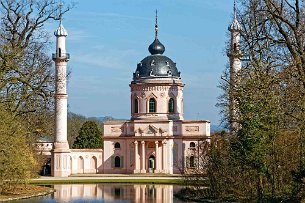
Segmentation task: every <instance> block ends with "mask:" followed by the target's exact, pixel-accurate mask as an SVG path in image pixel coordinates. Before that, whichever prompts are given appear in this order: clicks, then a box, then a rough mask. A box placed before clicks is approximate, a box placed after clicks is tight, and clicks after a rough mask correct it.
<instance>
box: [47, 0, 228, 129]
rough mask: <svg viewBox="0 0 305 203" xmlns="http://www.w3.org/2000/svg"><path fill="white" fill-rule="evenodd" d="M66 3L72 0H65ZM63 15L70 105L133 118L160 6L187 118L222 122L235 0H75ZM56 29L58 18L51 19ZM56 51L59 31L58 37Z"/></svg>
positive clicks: (161, 23)
mask: <svg viewBox="0 0 305 203" xmlns="http://www.w3.org/2000/svg"><path fill="white" fill-rule="evenodd" d="M64 2H65V3H70V1H68V0H66V1H64ZM74 2H76V6H75V7H74V8H73V9H72V10H71V11H69V12H68V13H66V14H65V15H64V16H63V25H64V27H65V28H66V30H67V31H68V34H69V35H68V36H67V39H66V41H67V52H68V53H70V57H71V58H70V61H69V63H68V71H69V72H70V76H69V79H68V110H69V111H71V112H73V113H77V114H82V115H84V116H87V117H99V116H112V117H114V118H119V119H129V118H130V87H129V84H130V82H131V80H132V75H133V72H135V70H136V66H137V63H139V62H140V61H141V60H142V59H143V58H145V57H146V56H148V55H150V54H149V52H148V50H147V49H148V46H149V45H150V44H151V43H152V42H153V40H154V24H155V10H156V9H158V25H159V33H158V38H159V40H160V41H161V42H162V43H163V44H164V46H165V48H166V51H165V53H164V55H166V56H168V57H169V58H171V59H172V60H173V61H174V62H176V63H177V68H178V70H179V71H180V72H181V78H182V80H183V82H184V84H185V88H184V119H186V120H194V119H202V120H210V121H211V123H212V124H213V125H218V124H219V123H220V118H221V115H220V114H219V111H220V109H219V108H218V107H216V106H215V105H216V103H217V97H218V96H219V95H221V93H222V91H221V90H220V89H219V88H218V85H219V82H220V80H221V79H220V77H221V74H222V72H223V71H224V69H225V67H226V65H227V63H228V58H227V56H226V53H225V46H226V42H227V41H228V36H229V35H228V31H227V27H228V25H229V24H230V22H231V20H232V12H233V0H86V1H85V0H76V1H75V0H74ZM48 26H49V28H48V29H50V30H52V31H54V30H55V29H56V27H57V26H58V22H54V23H52V24H51V25H48ZM52 48H53V50H54V51H53V52H55V37H54V36H53V38H52Z"/></svg>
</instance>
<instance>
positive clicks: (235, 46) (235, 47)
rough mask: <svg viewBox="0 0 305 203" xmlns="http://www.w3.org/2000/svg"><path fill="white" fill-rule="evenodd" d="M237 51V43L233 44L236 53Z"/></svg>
mask: <svg viewBox="0 0 305 203" xmlns="http://www.w3.org/2000/svg"><path fill="white" fill-rule="evenodd" d="M236 49H237V45H236V43H234V44H233V50H234V51H236Z"/></svg>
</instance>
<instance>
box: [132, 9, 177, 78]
mask: <svg viewBox="0 0 305 203" xmlns="http://www.w3.org/2000/svg"><path fill="white" fill-rule="evenodd" d="M157 19H158V16H157V11H156V24H155V40H154V41H153V43H151V45H149V47H148V51H149V52H150V54H151V55H150V56H147V57H145V58H144V59H143V60H142V61H141V62H140V63H138V65H137V70H136V72H134V73H133V79H134V80H137V79H141V78H142V79H143V78H150V79H152V78H160V77H162V78H164V77H166V78H180V72H179V71H178V69H177V67H176V63H174V62H173V61H172V60H171V59H170V58H168V57H167V56H164V55H162V54H163V53H164V52H165V46H164V45H163V44H162V43H161V42H160V41H159V39H158V30H159V29H158V20H157Z"/></svg>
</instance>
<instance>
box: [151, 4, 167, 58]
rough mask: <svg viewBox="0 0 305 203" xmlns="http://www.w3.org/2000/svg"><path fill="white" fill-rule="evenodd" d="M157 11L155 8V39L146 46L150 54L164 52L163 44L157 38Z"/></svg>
mask: <svg viewBox="0 0 305 203" xmlns="http://www.w3.org/2000/svg"><path fill="white" fill-rule="evenodd" d="M158 30H159V28H158V11H157V10H156V23H155V40H154V41H153V43H151V45H149V47H148V51H149V52H150V53H151V54H152V55H155V54H163V53H164V52H165V46H164V45H163V44H162V43H161V42H160V41H159V39H158Z"/></svg>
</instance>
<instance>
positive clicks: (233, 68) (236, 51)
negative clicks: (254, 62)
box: [228, 0, 242, 132]
mask: <svg viewBox="0 0 305 203" xmlns="http://www.w3.org/2000/svg"><path fill="white" fill-rule="evenodd" d="M228 30H229V31H230V32H231V43H230V50H229V51H228V57H229V59H230V84H229V85H230V88H229V94H230V95H229V119H230V120H229V123H230V126H229V127H230V131H231V132H236V130H238V128H239V126H238V123H237V122H236V121H237V109H236V99H235V97H234V94H235V91H234V90H235V87H236V85H237V82H238V80H237V73H238V71H239V70H240V69H241V57H242V54H241V51H240V32H241V30H242V29H241V25H240V24H239V22H238V20H237V17H236V0H234V18H233V21H232V23H231V25H230V26H229V27H228Z"/></svg>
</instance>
